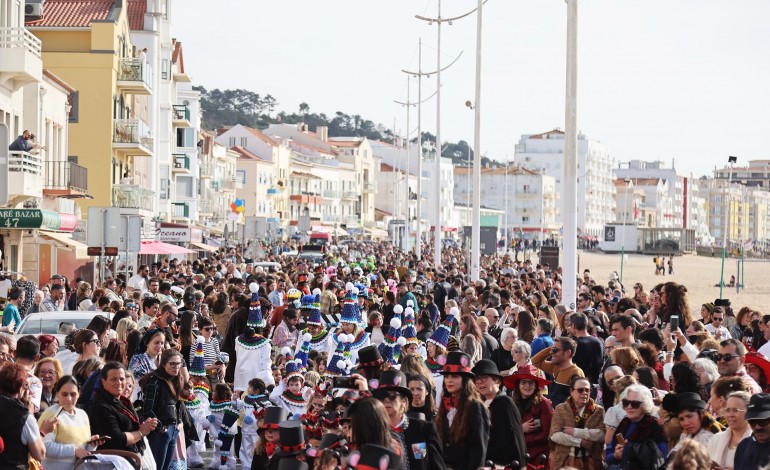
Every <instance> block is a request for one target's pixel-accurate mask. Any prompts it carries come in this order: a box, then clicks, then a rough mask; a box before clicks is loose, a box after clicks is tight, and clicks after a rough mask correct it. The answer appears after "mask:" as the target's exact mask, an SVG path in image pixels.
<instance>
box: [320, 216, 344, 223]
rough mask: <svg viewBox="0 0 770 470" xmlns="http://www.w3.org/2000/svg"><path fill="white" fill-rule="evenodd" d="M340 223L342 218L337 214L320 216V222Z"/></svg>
mask: <svg viewBox="0 0 770 470" xmlns="http://www.w3.org/2000/svg"><path fill="white" fill-rule="evenodd" d="M341 221H342V216H341V215H339V214H321V222H324V223H335V222H336V223H339V222H341Z"/></svg>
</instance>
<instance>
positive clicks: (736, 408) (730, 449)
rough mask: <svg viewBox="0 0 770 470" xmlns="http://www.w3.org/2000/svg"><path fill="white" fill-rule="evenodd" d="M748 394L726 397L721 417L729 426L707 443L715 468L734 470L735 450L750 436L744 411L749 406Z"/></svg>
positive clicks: (734, 394)
mask: <svg viewBox="0 0 770 470" xmlns="http://www.w3.org/2000/svg"><path fill="white" fill-rule="evenodd" d="M749 398H750V395H749V392H745V391H741V392H732V393H731V394H729V395H728V396H727V401H726V402H725V408H724V410H723V415H724V416H725V419H726V421H727V425H728V426H729V427H728V428H727V430H725V431H722V432H719V433H717V434H715V435H714V437H712V438H711V440H710V441H709V443H708V451H709V455H710V456H711V460H712V462H714V463H715V464H716V466H717V467H721V468H734V460H735V449H736V448H737V447H738V444H740V442H741V441H742V440H744V439H746V438H747V437H750V436H751V426H749V423H748V421H746V409H747V407H748V406H749Z"/></svg>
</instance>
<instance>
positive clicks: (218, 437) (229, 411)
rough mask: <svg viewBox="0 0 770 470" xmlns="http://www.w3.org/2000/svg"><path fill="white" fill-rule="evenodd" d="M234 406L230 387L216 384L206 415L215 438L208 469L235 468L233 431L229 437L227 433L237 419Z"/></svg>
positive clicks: (225, 469)
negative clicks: (207, 414)
mask: <svg viewBox="0 0 770 470" xmlns="http://www.w3.org/2000/svg"><path fill="white" fill-rule="evenodd" d="M236 406H237V402H236V403H235V404H234V403H233V392H232V390H230V387H229V386H228V385H227V384H224V383H219V384H216V385H215V386H214V392H213V395H212V399H211V403H210V404H209V408H210V409H211V414H210V415H209V416H208V421H209V423H210V424H209V430H210V431H211V435H212V436H213V437H214V438H215V441H214V452H213V454H212V456H211V462H210V463H209V468H210V469H213V470H227V469H228V466H229V467H230V468H231V469H232V468H235V456H234V455H232V447H233V441H232V435H235V433H232V435H230V437H229V438H228V434H230V432H229V431H230V430H231V428H232V427H233V425H235V424H236V423H235V422H236V420H237V419H238V412H237V411H236ZM236 432H237V429H236ZM230 461H232V462H230Z"/></svg>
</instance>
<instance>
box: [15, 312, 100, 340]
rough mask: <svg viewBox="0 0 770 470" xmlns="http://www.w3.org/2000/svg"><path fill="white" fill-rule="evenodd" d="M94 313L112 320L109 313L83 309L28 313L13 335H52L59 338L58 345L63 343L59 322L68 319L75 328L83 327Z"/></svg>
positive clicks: (89, 321)
mask: <svg viewBox="0 0 770 470" xmlns="http://www.w3.org/2000/svg"><path fill="white" fill-rule="evenodd" d="M96 315H104V316H106V317H107V318H109V319H110V320H112V314H111V313H105V312H96V311H94V312H83V311H65V312H37V313H30V314H29V315H27V316H26V317H24V318H23V319H22V320H21V323H19V325H18V326H17V327H16V333H15V334H14V337H16V339H18V338H21V337H22V336H26V335H34V336H38V335H43V334H46V335H54V336H56V339H58V340H59V344H60V345H64V335H60V334H59V324H60V323H61V322H63V321H68V322H71V323H74V324H75V328H77V329H80V328H85V327H87V326H88V324H89V323H91V320H92V319H93V318H94V317H95V316H96Z"/></svg>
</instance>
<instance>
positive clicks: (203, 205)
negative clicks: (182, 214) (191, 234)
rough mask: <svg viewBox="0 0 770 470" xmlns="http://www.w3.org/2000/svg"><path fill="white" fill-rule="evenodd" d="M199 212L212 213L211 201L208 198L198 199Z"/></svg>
mask: <svg viewBox="0 0 770 470" xmlns="http://www.w3.org/2000/svg"><path fill="white" fill-rule="evenodd" d="M198 212H203V213H205V214H210V213H211V201H210V200H208V199H201V200H200V201H198Z"/></svg>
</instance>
